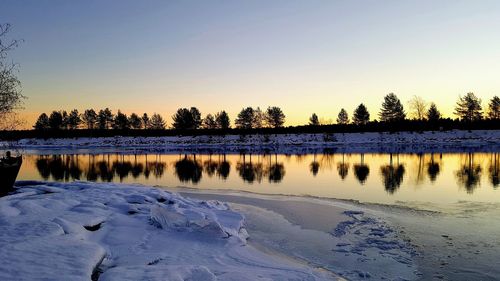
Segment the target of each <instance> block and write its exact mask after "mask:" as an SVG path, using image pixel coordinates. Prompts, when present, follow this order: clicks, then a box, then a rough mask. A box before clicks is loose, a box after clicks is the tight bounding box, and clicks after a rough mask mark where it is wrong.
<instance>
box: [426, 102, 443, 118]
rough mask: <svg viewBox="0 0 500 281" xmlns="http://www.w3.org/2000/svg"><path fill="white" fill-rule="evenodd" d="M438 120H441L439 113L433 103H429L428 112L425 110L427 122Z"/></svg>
mask: <svg viewBox="0 0 500 281" xmlns="http://www.w3.org/2000/svg"><path fill="white" fill-rule="evenodd" d="M439 119H441V112H439V110H438V109H437V107H436V104H435V103H431V105H430V106H429V110H427V120H428V121H429V122H437V121H439Z"/></svg>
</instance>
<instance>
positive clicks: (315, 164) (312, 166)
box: [309, 153, 319, 176]
mask: <svg viewBox="0 0 500 281" xmlns="http://www.w3.org/2000/svg"><path fill="white" fill-rule="evenodd" d="M309 171H311V173H312V174H313V176H316V175H317V174H318V172H319V163H318V161H316V153H314V156H313V161H312V162H311V164H309Z"/></svg>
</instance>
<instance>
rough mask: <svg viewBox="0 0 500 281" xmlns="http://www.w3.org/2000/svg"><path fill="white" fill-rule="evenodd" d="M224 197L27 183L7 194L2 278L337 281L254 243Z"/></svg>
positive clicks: (0, 235) (0, 226)
mask: <svg viewBox="0 0 500 281" xmlns="http://www.w3.org/2000/svg"><path fill="white" fill-rule="evenodd" d="M247 239H248V233H247V231H246V229H245V218H244V216H243V215H241V214H240V213H237V212H235V211H233V210H231V209H230V208H229V206H228V205H227V204H225V203H221V202H218V201H202V200H194V199H188V198H184V197H182V196H180V195H178V194H176V193H170V192H167V191H163V190H160V189H156V188H150V187H142V186H133V185H119V184H96V183H86V182H74V183H45V182H19V183H18V190H17V193H15V194H13V195H10V196H6V197H3V198H0V259H1V260H2V262H1V263H0V280H107V281H109V280H121V281H122V280H333V279H336V277H335V275H333V274H331V273H329V272H327V271H325V270H319V269H314V268H311V267H310V266H307V265H305V264H302V263H299V262H297V261H295V260H292V259H285V258H283V257H278V256H276V255H272V254H269V253H264V252H262V251H259V250H257V249H256V248H254V247H253V246H251V245H249V244H247Z"/></svg>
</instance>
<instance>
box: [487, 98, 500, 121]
mask: <svg viewBox="0 0 500 281" xmlns="http://www.w3.org/2000/svg"><path fill="white" fill-rule="evenodd" d="M488 109H489V110H488V118H490V119H491V120H498V119H500V98H498V96H494V97H493V98H492V99H491V100H490V104H489V107H488Z"/></svg>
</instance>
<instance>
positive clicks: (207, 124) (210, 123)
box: [202, 113, 217, 129]
mask: <svg viewBox="0 0 500 281" xmlns="http://www.w3.org/2000/svg"><path fill="white" fill-rule="evenodd" d="M202 127H203V129H216V128H217V122H215V118H214V116H213V115H212V114H210V113H209V114H207V116H206V117H205V118H204V119H203V124H202Z"/></svg>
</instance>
